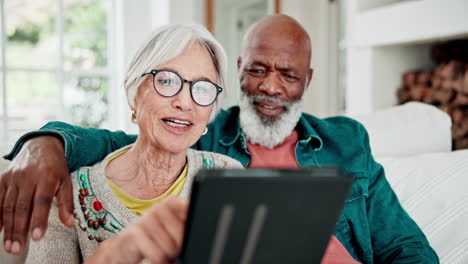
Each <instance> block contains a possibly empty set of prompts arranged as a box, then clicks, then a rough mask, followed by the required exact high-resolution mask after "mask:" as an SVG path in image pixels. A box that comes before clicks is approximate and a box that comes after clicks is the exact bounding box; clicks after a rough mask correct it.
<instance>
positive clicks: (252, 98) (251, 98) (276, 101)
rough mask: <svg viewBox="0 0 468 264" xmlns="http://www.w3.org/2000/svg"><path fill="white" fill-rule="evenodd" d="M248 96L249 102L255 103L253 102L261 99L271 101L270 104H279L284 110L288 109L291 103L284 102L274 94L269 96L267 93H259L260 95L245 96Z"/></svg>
mask: <svg viewBox="0 0 468 264" xmlns="http://www.w3.org/2000/svg"><path fill="white" fill-rule="evenodd" d="M247 97H248V98H249V102H250V103H252V104H253V103H255V102H258V101H263V102H268V103H272V104H276V105H280V106H282V107H284V108H285V109H286V110H287V109H289V107H291V105H292V103H289V102H285V101H283V100H280V99H278V98H276V97H274V96H269V95H265V94H261V95H248V96H247Z"/></svg>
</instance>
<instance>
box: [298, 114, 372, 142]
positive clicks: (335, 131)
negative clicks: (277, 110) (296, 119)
mask: <svg viewBox="0 0 468 264" xmlns="http://www.w3.org/2000/svg"><path fill="white" fill-rule="evenodd" d="M301 118H302V119H303V120H305V121H306V122H307V123H308V124H309V125H311V126H312V127H313V128H314V129H315V130H316V132H317V133H318V134H319V136H320V137H322V136H334V135H340V136H345V137H355V136H362V135H363V134H365V133H366V129H365V128H364V126H363V125H362V124H361V123H360V122H358V121H356V120H354V119H352V118H349V117H346V116H333V117H327V118H318V117H315V116H313V115H310V114H307V113H302V117H301Z"/></svg>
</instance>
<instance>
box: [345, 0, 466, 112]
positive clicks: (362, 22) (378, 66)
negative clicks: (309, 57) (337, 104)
mask: <svg viewBox="0 0 468 264" xmlns="http://www.w3.org/2000/svg"><path fill="white" fill-rule="evenodd" d="M372 1H373V0H346V1H343V3H345V5H346V10H347V21H346V22H347V23H346V24H347V28H346V30H347V32H346V35H347V38H348V41H347V43H346V49H347V62H346V65H347V78H346V79H347V81H346V86H347V87H346V88H347V89H346V106H347V109H346V113H347V114H350V115H360V114H367V113H370V112H373V111H376V110H380V109H384V108H388V107H391V106H393V105H395V104H396V103H397V95H396V90H397V89H398V87H399V86H400V85H401V77H402V74H403V73H404V72H406V71H409V70H419V69H420V70H428V69H431V68H433V66H434V65H433V63H432V61H431V58H430V52H429V51H430V46H431V45H432V44H433V43H434V42H437V41H440V40H445V39H454V38H458V37H460V36H466V35H468V16H467V15H466V10H467V8H468V1H466V0H445V1H440V0H419V1H397V0H379V1H377V2H372ZM396 2H399V3H396ZM373 4H378V7H377V8H372V7H375V6H372V5H373ZM385 4H388V5H385ZM366 8H370V9H366ZM363 9H365V11H362V10H363ZM434 14H437V15H434Z"/></svg>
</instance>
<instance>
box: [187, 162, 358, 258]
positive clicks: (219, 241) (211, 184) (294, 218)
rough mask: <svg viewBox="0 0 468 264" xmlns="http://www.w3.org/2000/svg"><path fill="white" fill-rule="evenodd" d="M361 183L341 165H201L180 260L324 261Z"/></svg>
mask: <svg viewBox="0 0 468 264" xmlns="http://www.w3.org/2000/svg"><path fill="white" fill-rule="evenodd" d="M353 181H354V179H353V177H352V176H350V175H347V174H344V173H342V172H341V171H340V170H339V169H338V168H334V167H326V168H324V167H320V168H318V167H317V168H307V169H297V170H267V169H247V170H239V169H235V170H201V171H200V172H199V173H198V174H197V176H196V177H195V180H194V185H193V190H192V195H191V202H190V207H189V213H188V219H187V222H186V229H185V238H184V244H183V248H182V254H181V258H180V263H207V264H219V263H223V264H224V263H225V264H230V263H236V264H239V263H240V264H249V263H255V264H257V263H268V264H272V263H320V260H321V259H322V256H323V253H324V251H325V249H326V247H327V245H328V241H329V240H330V236H331V235H332V233H333V231H334V229H335V225H336V222H337V221H338V218H339V216H340V213H341V210H342V209H343V205H344V202H345V200H346V197H347V196H348V192H349V190H350V188H351V185H352V183H353Z"/></svg>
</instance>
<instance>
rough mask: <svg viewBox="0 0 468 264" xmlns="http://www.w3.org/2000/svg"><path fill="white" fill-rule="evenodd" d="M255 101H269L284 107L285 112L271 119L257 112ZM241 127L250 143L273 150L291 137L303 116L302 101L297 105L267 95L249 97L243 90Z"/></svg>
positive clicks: (296, 103) (240, 105)
mask: <svg viewBox="0 0 468 264" xmlns="http://www.w3.org/2000/svg"><path fill="white" fill-rule="evenodd" d="M255 101H267V102H271V103H274V104H278V105H282V106H283V107H284V108H285V111H284V112H282V113H281V114H280V115H279V116H278V117H274V118H273V117H270V116H266V115H263V114H262V113H259V112H257V110H256V109H255V105H254V102H255ZM239 108H240V117H239V118H240V126H241V128H242V130H243V131H244V133H245V135H246V136H247V139H248V140H249V141H250V143H253V144H259V145H260V146H263V147H266V148H269V149H272V148H274V147H275V146H277V145H279V144H281V143H283V141H284V140H285V139H286V138H287V137H288V136H289V135H291V132H292V131H293V130H294V128H295V127H296V125H297V122H298V121H299V118H300V117H301V114H302V100H300V101H298V102H295V103H287V102H283V101H281V100H279V99H277V98H274V97H271V96H267V95H253V96H248V95H247V93H246V92H245V91H243V90H241V95H240V103H239Z"/></svg>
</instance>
